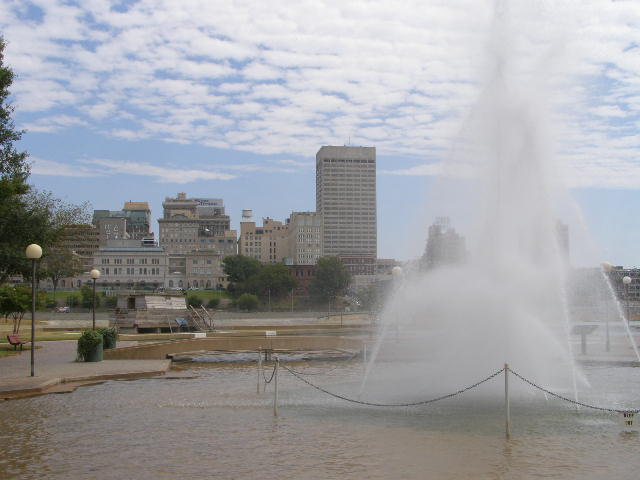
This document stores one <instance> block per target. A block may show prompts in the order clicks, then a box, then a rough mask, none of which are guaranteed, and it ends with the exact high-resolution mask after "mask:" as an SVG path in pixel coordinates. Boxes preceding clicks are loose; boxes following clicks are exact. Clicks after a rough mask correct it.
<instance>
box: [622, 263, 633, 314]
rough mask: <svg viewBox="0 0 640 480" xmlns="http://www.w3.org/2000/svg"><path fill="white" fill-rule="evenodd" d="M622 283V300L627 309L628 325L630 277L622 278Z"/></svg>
mask: <svg viewBox="0 0 640 480" xmlns="http://www.w3.org/2000/svg"><path fill="white" fill-rule="evenodd" d="M622 283H623V285H624V300H625V304H626V307H627V323H629V284H630V283H631V277H629V276H627V275H625V276H624V277H622Z"/></svg>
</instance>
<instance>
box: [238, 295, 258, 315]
mask: <svg viewBox="0 0 640 480" xmlns="http://www.w3.org/2000/svg"><path fill="white" fill-rule="evenodd" d="M258 303H259V302H258V297H256V296H255V295H253V294H252V293H243V294H242V295H240V296H239V297H238V300H237V301H236V305H238V308H239V309H240V310H247V311H249V312H251V311H253V310H255V309H257V308H258Z"/></svg>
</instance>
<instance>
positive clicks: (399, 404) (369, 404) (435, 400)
mask: <svg viewBox="0 0 640 480" xmlns="http://www.w3.org/2000/svg"><path fill="white" fill-rule="evenodd" d="M280 366H281V367H282V368H284V369H285V370H287V371H288V372H289V373H290V374H291V375H293V376H294V377H296V378H297V379H298V380H301V381H303V382H304V383H306V384H307V385H309V386H311V387H313V388H315V389H316V390H319V391H321V392H323V393H326V394H327V395H331V396H332V397H335V398H339V399H341V400H345V401H347V402H351V403H357V404H360V405H368V406H371V407H415V406H418V405H427V404H429V403H434V402H438V401H440V400H446V399H447V398H451V397H455V396H456V395H460V394H462V393H464V392H468V391H469V390H471V389H473V388H476V387H478V386H480V385H482V384H483V383H485V382H488V381H489V380H491V379H493V378H495V377H497V376H498V375H500V374H501V373H502V372H504V367H503V368H501V369H500V370H498V371H497V372H495V373H492V374H491V375H489V376H488V377H487V378H484V379H482V380H480V381H479V382H476V383H474V384H473V385H469V386H468V387H466V388H463V389H460V390H458V391H457V392H453V393H449V394H447V395H442V396H441V397H436V398H431V399H429V400H422V401H419V402H411V403H374V402H365V401H363V400H356V399H354V398H349V397H345V396H343V395H339V394H337V393H333V392H330V391H329V390H325V389H324V388H322V387H319V386H318V385H315V384H313V383H311V382H310V381H308V380H307V379H306V378H302V377H301V376H300V375H298V374H297V373H295V372H294V371H293V370H291V369H290V368H289V367H287V366H286V365H283V364H281V365H280Z"/></svg>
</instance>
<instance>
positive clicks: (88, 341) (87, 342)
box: [78, 330, 102, 361]
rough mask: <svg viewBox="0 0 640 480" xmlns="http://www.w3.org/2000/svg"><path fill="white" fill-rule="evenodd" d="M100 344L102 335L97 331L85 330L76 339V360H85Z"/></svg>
mask: <svg viewBox="0 0 640 480" xmlns="http://www.w3.org/2000/svg"><path fill="white" fill-rule="evenodd" d="M101 343H102V335H101V334H100V332H99V331H98V330H85V331H84V332H82V335H80V338H78V360H80V361H82V360H84V359H86V358H87V357H88V356H89V355H90V354H91V352H92V351H93V350H94V349H95V348H96V347H97V346H98V345H100V344H101Z"/></svg>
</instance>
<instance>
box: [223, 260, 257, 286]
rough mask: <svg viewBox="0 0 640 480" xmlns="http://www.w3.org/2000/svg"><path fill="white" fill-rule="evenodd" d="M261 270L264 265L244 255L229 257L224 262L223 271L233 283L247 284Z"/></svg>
mask: <svg viewBox="0 0 640 480" xmlns="http://www.w3.org/2000/svg"><path fill="white" fill-rule="evenodd" d="M261 268H262V264H261V263H260V262H259V261H258V260H256V259H255V258H251V257H245V256H244V255H229V256H228V257H224V259H223V260H222V270H223V271H224V273H225V274H227V275H228V276H229V281H230V282H233V283H242V282H246V281H247V280H248V279H249V278H250V277H252V276H253V275H255V274H257V273H258V272H259V271H260V269H261Z"/></svg>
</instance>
